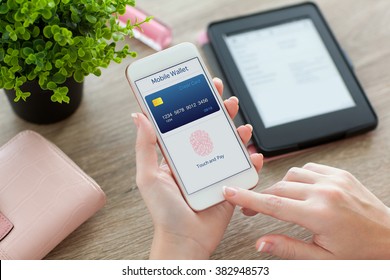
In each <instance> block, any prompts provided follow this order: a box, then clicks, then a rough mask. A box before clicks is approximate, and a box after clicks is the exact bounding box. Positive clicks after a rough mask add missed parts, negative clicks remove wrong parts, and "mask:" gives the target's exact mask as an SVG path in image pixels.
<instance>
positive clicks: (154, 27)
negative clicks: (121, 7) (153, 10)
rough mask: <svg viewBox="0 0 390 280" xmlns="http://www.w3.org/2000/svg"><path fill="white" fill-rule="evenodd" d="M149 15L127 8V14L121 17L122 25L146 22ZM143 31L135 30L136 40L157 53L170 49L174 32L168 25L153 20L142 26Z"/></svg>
mask: <svg viewBox="0 0 390 280" xmlns="http://www.w3.org/2000/svg"><path fill="white" fill-rule="evenodd" d="M147 16H148V15H147V14H146V13H145V12H144V11H142V10H140V9H138V8H137V9H136V8H134V7H131V6H127V7H126V13H125V14H123V15H120V16H119V21H120V23H121V24H126V23H127V21H128V20H130V22H131V23H135V22H136V21H137V22H141V21H143V20H145V18H146V17H147ZM141 28H142V30H139V29H138V28H134V29H133V34H134V38H136V39H138V40H140V41H141V42H143V43H144V44H146V45H148V46H149V47H151V48H152V49H154V50H156V51H160V50H162V49H165V48H167V47H169V45H170V44H171V42H172V30H171V28H169V27H168V26H167V25H165V24H164V23H162V22H161V21H159V20H157V19H156V18H153V19H151V20H150V21H149V22H147V23H144V24H142V25H141Z"/></svg>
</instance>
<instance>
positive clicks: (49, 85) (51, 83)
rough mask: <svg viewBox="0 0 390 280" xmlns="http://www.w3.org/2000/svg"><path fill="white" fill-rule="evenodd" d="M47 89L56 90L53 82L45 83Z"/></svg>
mask: <svg viewBox="0 0 390 280" xmlns="http://www.w3.org/2000/svg"><path fill="white" fill-rule="evenodd" d="M47 88H48V89H50V90H55V89H56V88H57V84H56V83H54V82H48V83H47Z"/></svg>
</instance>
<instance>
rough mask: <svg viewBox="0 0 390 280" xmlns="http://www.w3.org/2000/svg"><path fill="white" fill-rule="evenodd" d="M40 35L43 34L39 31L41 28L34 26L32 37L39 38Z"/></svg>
mask: <svg viewBox="0 0 390 280" xmlns="http://www.w3.org/2000/svg"><path fill="white" fill-rule="evenodd" d="M40 33H41V30H40V29H39V27H38V26H34V28H33V31H32V36H33V37H34V38H36V37H38V36H39V34H40Z"/></svg>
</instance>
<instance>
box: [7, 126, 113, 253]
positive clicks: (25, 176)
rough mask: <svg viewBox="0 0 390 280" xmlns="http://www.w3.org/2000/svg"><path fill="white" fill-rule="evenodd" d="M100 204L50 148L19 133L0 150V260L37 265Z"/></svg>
mask: <svg viewBox="0 0 390 280" xmlns="http://www.w3.org/2000/svg"><path fill="white" fill-rule="evenodd" d="M105 201H106V197H105V194H104V193H103V191H102V190H101V189H100V187H99V186H98V185H97V184H96V182H95V181H94V180H93V179H91V178H90V177H89V176H87V175H86V174H85V173H84V172H83V171H82V170H81V169H80V168H79V167H78V166H77V165H76V164H75V163H74V162H73V161H72V160H70V159H69V158H68V157H67V156H66V155H65V154H64V153H63V152H62V151H61V150H60V149H59V148H57V147H56V146H55V145H54V144H52V143H50V142H49V141H47V140H46V139H45V138H43V137H42V136H40V135H39V134H37V133H35V132H33V131H23V132H21V133H19V134H18V135H16V136H15V137H14V138H12V139H11V140H10V141H9V142H8V143H6V144H5V145H4V146H2V147H1V148H0V259H42V258H43V257H44V256H45V255H46V254H48V253H49V252H50V251H51V250H52V249H53V248H54V247H55V246H56V245H57V244H58V243H60V242H61V241H62V240H63V239H64V238H65V237H66V236H68V235H69V234H70V233H71V232H72V231H74V230H75V229H76V228H77V227H78V226H80V225H81V224H82V223H83V222H85V221H86V220H87V219H88V218H90V217H91V216H92V215H93V214H94V213H96V212H97V211H98V210H99V209H100V208H102V207H103V205H104V204H105Z"/></svg>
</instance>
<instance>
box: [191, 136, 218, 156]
mask: <svg viewBox="0 0 390 280" xmlns="http://www.w3.org/2000/svg"><path fill="white" fill-rule="evenodd" d="M190 143H191V146H192V148H193V149H194V152H195V153H197V154H198V155H200V156H202V157H204V156H207V155H209V154H210V153H211V152H212V151H213V148H214V145H213V141H211V138H210V136H209V134H208V133H207V132H206V131H204V130H196V131H194V132H193V133H192V134H191V136H190Z"/></svg>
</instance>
